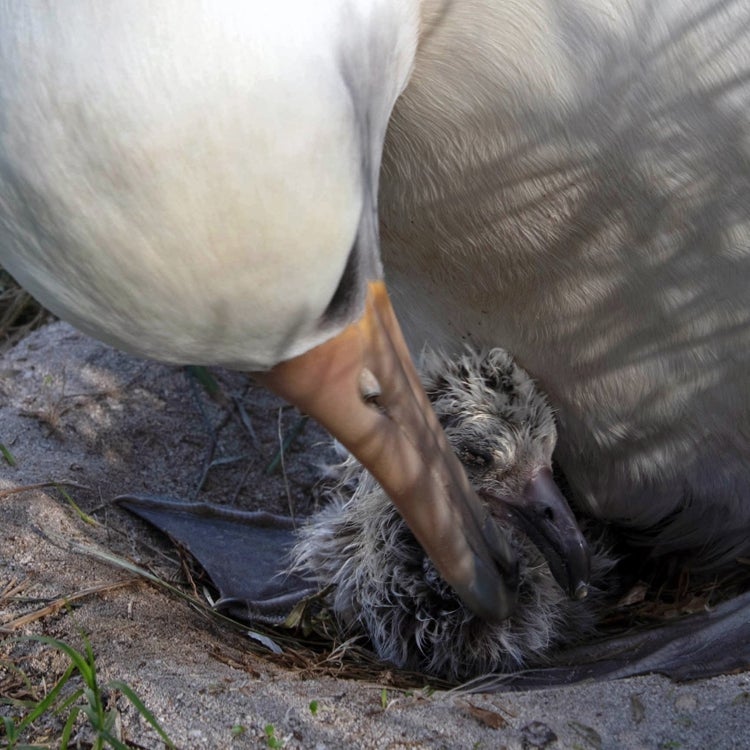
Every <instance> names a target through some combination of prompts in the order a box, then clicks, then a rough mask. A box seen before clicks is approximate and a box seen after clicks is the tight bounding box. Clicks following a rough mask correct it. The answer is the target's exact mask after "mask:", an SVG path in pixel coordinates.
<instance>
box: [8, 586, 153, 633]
mask: <svg viewBox="0 0 750 750" xmlns="http://www.w3.org/2000/svg"><path fill="white" fill-rule="evenodd" d="M139 581H140V579H139V578H128V579H126V580H124V581H115V582H114V583H112V582H110V583H100V584H98V585H96V586H88V587H87V588H85V589H81V590H80V591H77V592H76V593H75V594H70V595H69V596H61V597H58V598H57V599H54V600H53V601H51V602H50V603H49V604H47V605H45V606H44V607H41V608H40V609H37V610H35V611H34V612H30V613H29V614H26V615H21V617H17V618H16V619H15V620H11V621H10V622H6V623H4V624H3V625H2V626H0V632H4V633H10V632H12V631H14V630H18V628H21V627H23V626H24V625H28V624H29V623H31V622H34V621H36V620H39V619H41V618H42V617H47V616H48V615H54V614H55V613H57V612H59V611H60V610H61V609H62V608H63V607H67V606H68V605H69V604H71V603H73V602H75V601H78V600H79V599H85V598H86V597H88V596H92V595H93V594H101V593H103V592H105V591H113V590H114V589H120V588H123V587H125V586H132V585H133V584H134V583H138V582H139Z"/></svg>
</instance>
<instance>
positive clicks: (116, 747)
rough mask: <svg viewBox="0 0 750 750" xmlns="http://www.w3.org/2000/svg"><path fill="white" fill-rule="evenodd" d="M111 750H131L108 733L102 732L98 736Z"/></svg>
mask: <svg viewBox="0 0 750 750" xmlns="http://www.w3.org/2000/svg"><path fill="white" fill-rule="evenodd" d="M99 736H100V737H101V738H102V740H104V741H105V742H106V743H107V744H108V745H110V746H111V747H112V749H113V750H131V748H130V747H128V746H127V745H126V744H125V743H124V742H121V741H120V740H118V739H117V737H115V736H114V735H113V734H111V733H110V732H102V733H101V734H100V735H99Z"/></svg>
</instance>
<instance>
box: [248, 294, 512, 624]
mask: <svg viewBox="0 0 750 750" xmlns="http://www.w3.org/2000/svg"><path fill="white" fill-rule="evenodd" d="M258 378H259V380H260V381H261V382H263V383H264V384H266V385H267V386H268V387H269V388H271V390H273V391H275V392H276V393H278V394H279V395H281V396H283V397H284V398H286V399H287V400H288V401H290V402H292V403H293V404H295V405H296V406H298V407H299V408H300V409H301V410H302V411H304V412H306V413H308V414H310V415H311V416H313V417H314V418H315V419H317V420H318V421H319V422H320V423H321V424H322V425H323V426H324V427H325V428H326V429H328V430H329V431H330V432H331V434H333V435H334V436H335V437H336V438H337V439H338V440H340V441H341V443H343V444H344V445H345V446H346V447H347V448H348V449H349V450H350V451H351V452H352V453H353V454H354V455H355V456H356V457H357V458H358V459H359V460H360V461H361V462H362V464H363V465H364V466H365V467H366V468H367V469H368V470H369V471H370V473H371V474H372V475H373V476H374V477H375V478H376V479H377V480H378V481H379V482H380V484H381V485H382V487H383V489H384V490H385V491H386V492H387V493H388V495H389V497H390V498H391V500H392V501H393V503H394V504H395V505H396V506H397V508H398V509H399V511H400V513H401V515H402V516H403V517H404V520H405V521H406V523H407V524H408V525H409V527H410V528H411V530H412V532H413V533H414V535H415V536H416V538H417V539H418V540H419V543H420V544H421V545H422V547H423V548H424V550H425V552H426V553H427V554H428V555H429V556H430V558H431V559H432V561H433V562H434V564H435V566H436V567H437V569H438V570H439V571H440V574H441V575H442V576H443V577H444V578H445V580H446V581H447V582H448V583H449V584H450V585H451V586H452V587H453V588H454V589H455V591H456V592H457V593H458V595H459V596H460V597H461V599H462V600H463V601H464V602H465V603H466V605H467V606H468V607H469V608H470V609H471V610H473V611H474V612H475V613H476V614H478V615H479V616H481V617H483V618H484V619H486V620H490V621H499V620H502V619H505V618H507V617H508V616H509V615H510V614H511V612H512V611H513V609H514V607H515V603H516V594H517V591H516V588H517V582H518V574H517V562H516V558H515V555H514V553H513V551H512V550H511V548H510V545H509V543H508V541H507V539H506V538H505V537H504V536H503V535H502V534H501V533H500V530H499V529H498V527H497V526H496V525H495V522H494V521H493V519H492V518H491V517H490V515H489V512H488V511H487V509H486V508H485V506H484V505H483V503H482V502H481V501H480V500H479V498H478V497H477V496H476V494H475V493H474V490H473V489H472V488H471V486H470V485H469V482H468V480H467V478H466V475H465V473H464V470H463V467H462V466H461V464H460V462H459V461H458V459H457V458H456V456H455V455H454V453H453V451H452V450H451V448H450V446H449V444H448V441H447V439H446V437H445V434H444V433H443V430H442V427H441V426H440V424H439V422H438V419H437V417H436V416H435V413H434V412H433V410H432V406H431V405H430V403H429V400H428V398H427V396H426V394H425V392H424V389H423V388H422V385H421V382H420V380H419V376H418V375H417V372H416V369H415V367H414V365H413V363H412V361H411V357H410V355H409V352H408V349H407V347H406V343H405V342H404V339H403V335H402V333H401V329H400V327H399V325H398V322H397V320H396V316H395V313H394V312H393V309H392V307H391V303H390V300H389V298H388V294H387V292H386V289H385V285H384V284H383V282H381V281H373V282H370V284H369V288H368V295H367V301H366V308H365V312H364V314H363V316H362V317H361V318H360V319H359V320H358V321H356V322H355V323H352V324H351V325H349V326H348V327H347V328H346V329H345V330H344V331H342V332H341V333H340V334H339V335H338V336H336V337H335V338H333V339H331V340H329V341H327V342H325V343H324V344H321V345H320V346H318V347H316V348H315V349H312V350H310V351H309V352H306V353H305V354H303V355H301V356H299V357H296V358H294V359H292V360H289V361H287V362H282V363H281V364H279V365H277V366H276V367H274V368H273V369H272V370H270V371H269V372H267V373H262V374H258Z"/></svg>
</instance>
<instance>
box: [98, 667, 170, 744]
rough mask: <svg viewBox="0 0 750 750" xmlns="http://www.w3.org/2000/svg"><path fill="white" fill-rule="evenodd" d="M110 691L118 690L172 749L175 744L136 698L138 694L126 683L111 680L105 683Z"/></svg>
mask: <svg viewBox="0 0 750 750" xmlns="http://www.w3.org/2000/svg"><path fill="white" fill-rule="evenodd" d="M107 687H108V688H109V689H110V690H119V691H120V692H121V693H122V694H123V695H124V696H125V697H126V698H127V699H128V700H129V701H130V702H131V703H132V704H133V705H134V706H135V709H136V711H138V713H139V714H140V715H141V716H142V717H143V718H144V719H145V720H146V721H147V722H148V723H149V724H151V726H152V727H153V728H154V729H155V730H156V731H157V732H158V734H159V737H161V738H162V740H164V743H165V744H166V745H167V747H169V748H174V747H175V744H174V742H172V740H171V739H169V735H168V734H167V733H166V732H165V731H164V730H163V729H162V727H161V724H159V722H158V720H157V718H156V717H155V716H154V715H153V714H152V713H151V711H149V710H148V708H146V704H145V703H144V702H143V701H142V700H141V699H140V698H139V697H138V694H137V693H136V692H135V690H133V688H131V687H130V685H128V684H127V683H125V682H123V681H122V680H112V681H111V682H108V683H107Z"/></svg>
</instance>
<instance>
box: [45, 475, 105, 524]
mask: <svg viewBox="0 0 750 750" xmlns="http://www.w3.org/2000/svg"><path fill="white" fill-rule="evenodd" d="M55 489H56V490H57V491H58V492H59V493H60V494H61V495H62V496H63V498H64V499H65V502H67V503H68V505H70V507H71V508H73V510H74V511H75V512H76V515H77V516H78V517H79V518H80V519H81V520H82V521H83V522H84V523H87V524H88V525H89V526H98V525H99V524H98V523H97V521H96V519H95V518H92V517H91V516H90V515H89V514H88V513H86V512H85V511H83V510H81V507H80V506H79V505H78V503H77V502H76V501H75V500H73V498H72V497H71V496H70V495H69V494H68V493H67V492H66V491H65V490H64V489H63V488H62V487H61V486H60V485H59V484H57V483H55Z"/></svg>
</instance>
